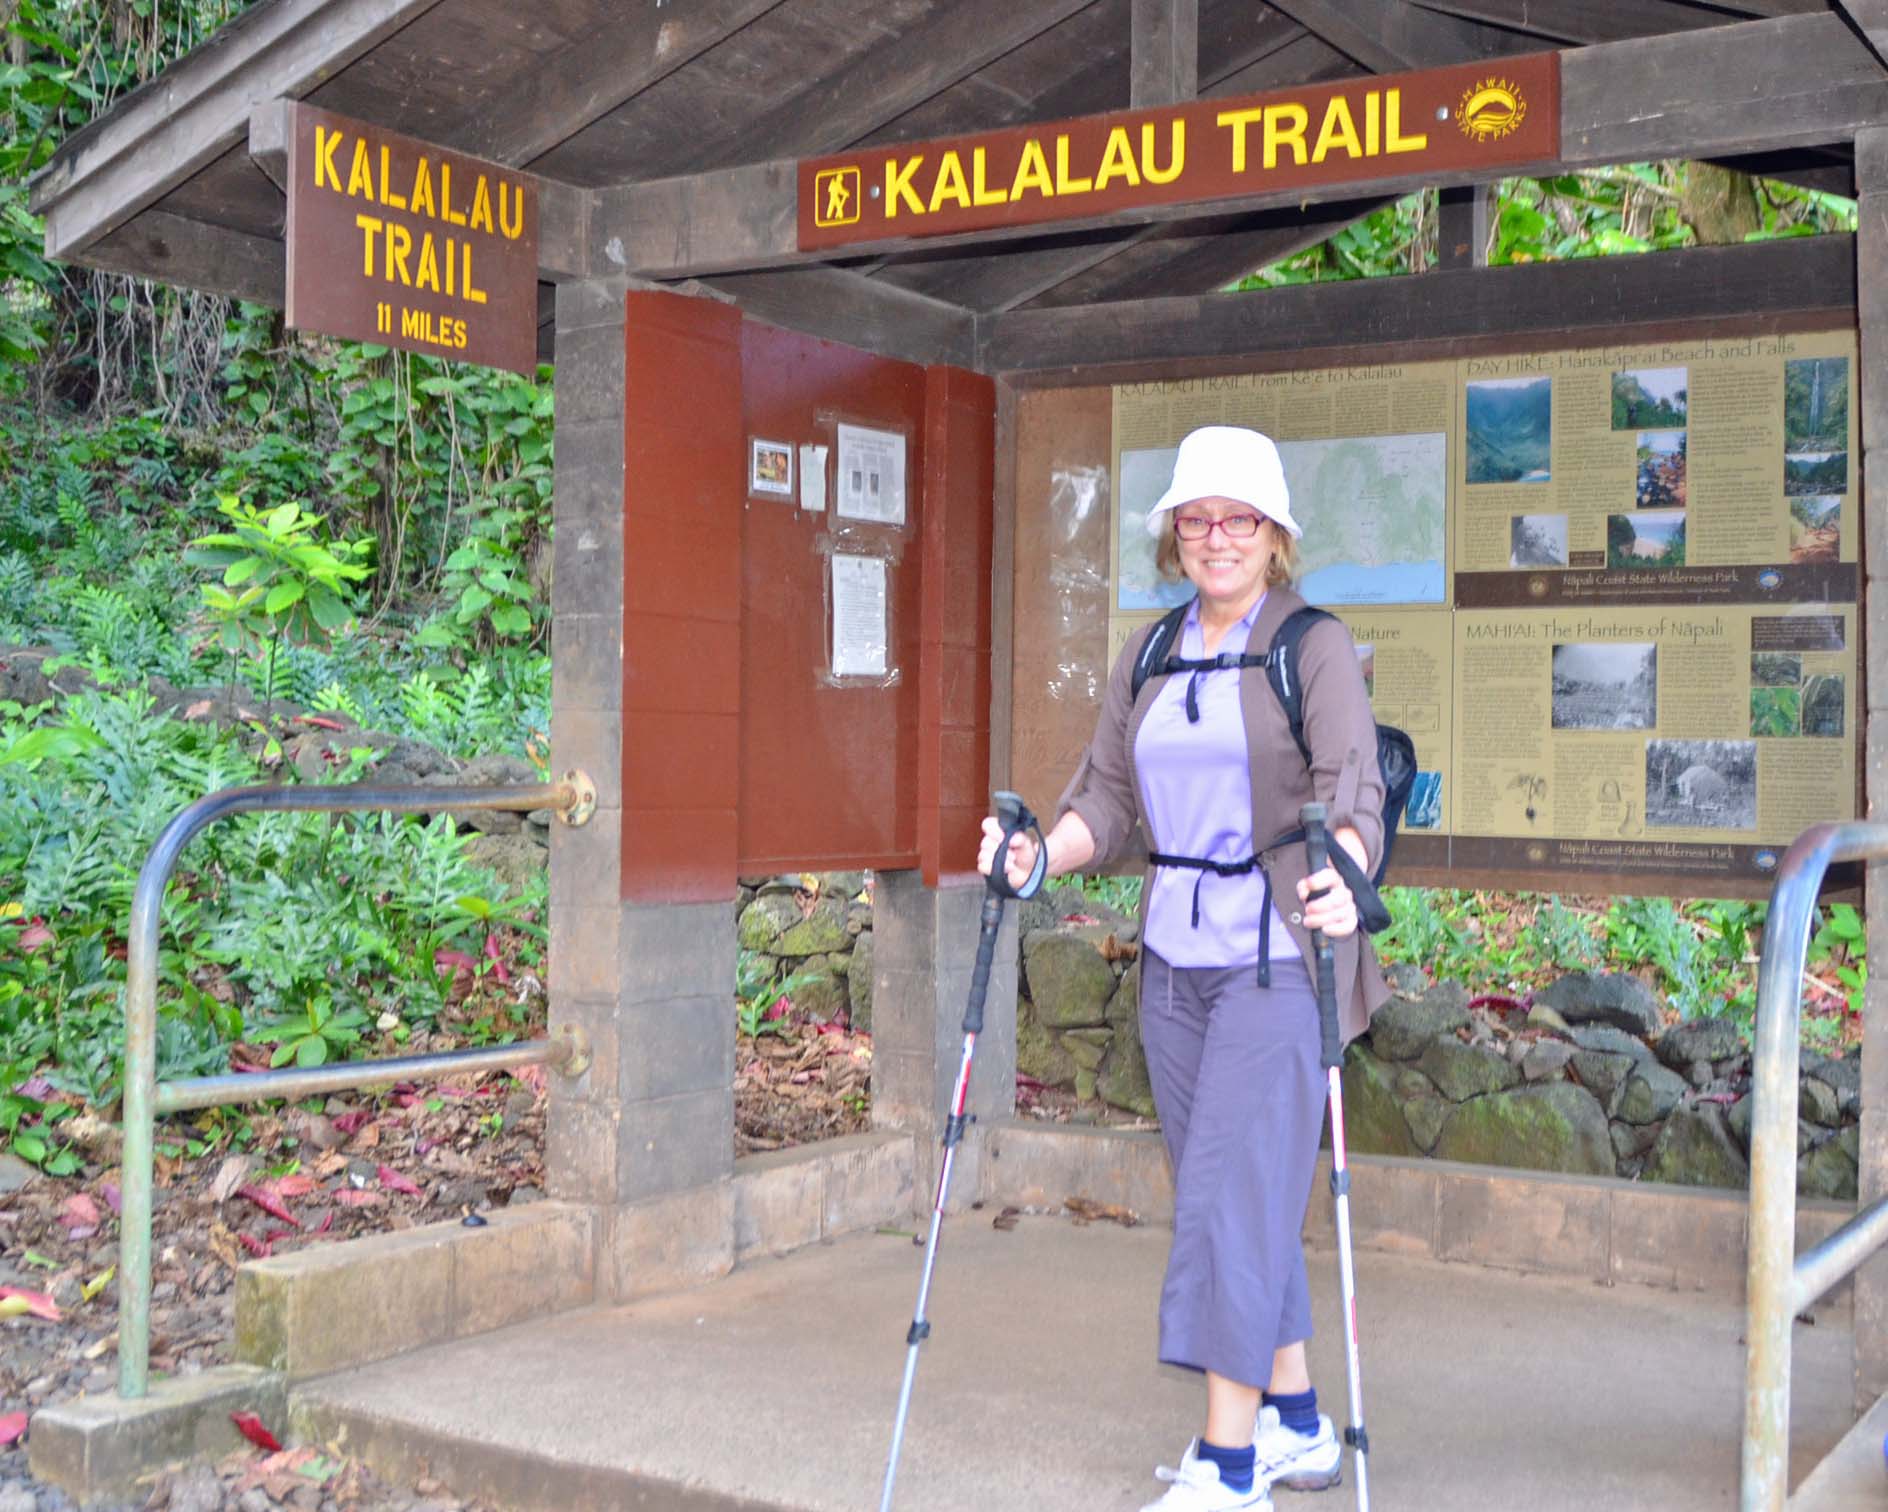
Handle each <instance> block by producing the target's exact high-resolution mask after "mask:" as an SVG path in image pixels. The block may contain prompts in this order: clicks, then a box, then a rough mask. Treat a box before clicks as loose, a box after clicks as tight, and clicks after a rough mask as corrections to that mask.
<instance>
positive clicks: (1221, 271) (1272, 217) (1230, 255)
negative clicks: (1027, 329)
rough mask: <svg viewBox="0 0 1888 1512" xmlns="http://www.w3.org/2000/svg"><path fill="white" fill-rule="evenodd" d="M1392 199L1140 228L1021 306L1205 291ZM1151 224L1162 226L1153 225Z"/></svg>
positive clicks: (1053, 306)
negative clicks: (1191, 229)
mask: <svg viewBox="0 0 1888 1512" xmlns="http://www.w3.org/2000/svg"><path fill="white" fill-rule="evenodd" d="M1389 203H1391V201H1388V200H1340V201H1338V202H1336V203H1334V204H1329V205H1314V206H1312V207H1311V209H1310V210H1309V211H1307V212H1304V213H1302V214H1301V213H1300V212H1298V211H1297V210H1295V209H1294V210H1286V211H1277V210H1267V211H1261V212H1260V213H1259V214H1257V215H1247V216H1233V217H1224V218H1220V219H1216V220H1213V221H1209V222H1202V223H1201V225H1200V228H1199V230H1198V231H1197V233H1195V234H1192V235H1184V236H1174V235H1171V234H1168V235H1152V234H1147V233H1143V235H1142V236H1141V237H1140V238H1138V239H1136V240H1134V241H1132V242H1131V243H1130V244H1129V245H1128V246H1126V247H1124V248H1123V249H1121V250H1120V251H1118V252H1116V253H1114V254H1113V255H1112V256H1110V257H1108V258H1107V259H1105V260H1104V261H1102V262H1099V263H1097V264H1096V265H1095V266H1094V267H1093V268H1090V269H1088V270H1087V271H1086V272H1084V273H1082V274H1080V275H1078V276H1076V277H1074V278H1069V279H1065V280H1063V281H1062V282H1061V283H1059V284H1057V285H1055V286H1054V287H1053V288H1050V289H1046V290H1044V291H1043V292H1042V293H1041V294H1039V295H1037V296H1036V297H1035V298H1034V299H1031V300H1029V301H1028V302H1027V303H1025V304H1023V305H1020V306H1018V308H1021V309H1027V310H1042V309H1061V308H1064V307H1066V306H1069V305H1085V304H1110V303H1113V302H1114V301H1117V300H1123V299H1159V298H1161V297H1163V296H1166V295H1170V294H1210V293H1214V292H1216V291H1218V290H1220V289H1223V288H1225V287H1226V285H1227V284H1229V283H1232V282H1234V281H1235V280H1236V279H1240V278H1243V277H1245V275H1246V274H1248V273H1251V272H1254V271H1256V270H1257V269H1259V268H1265V267H1270V266H1271V265H1272V264H1273V263H1275V262H1278V261H1279V260H1280V259H1282V258H1286V257H1290V256H1292V254H1294V253H1297V252H1302V251H1304V250H1305V249H1306V248H1307V247H1315V246H1317V245H1318V244H1319V243H1320V242H1325V241H1329V240H1330V239H1331V238H1332V237H1333V236H1335V235H1337V233H1338V232H1340V231H1342V230H1343V229H1344V228H1345V227H1346V226H1349V225H1352V224H1354V223H1355V222H1357V221H1359V220H1361V219H1363V217H1364V216H1366V215H1369V214H1370V213H1371V212H1372V211H1373V210H1378V209H1381V208H1382V207H1383V206H1384V205H1386V204H1389ZM1154 229H1155V230H1156V231H1157V230H1159V229H1160V228H1154Z"/></svg>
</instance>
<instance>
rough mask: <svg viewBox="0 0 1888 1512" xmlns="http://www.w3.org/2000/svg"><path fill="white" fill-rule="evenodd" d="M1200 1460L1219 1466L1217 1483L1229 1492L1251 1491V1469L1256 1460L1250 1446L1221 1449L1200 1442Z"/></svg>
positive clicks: (1214, 1445)
mask: <svg viewBox="0 0 1888 1512" xmlns="http://www.w3.org/2000/svg"><path fill="white" fill-rule="evenodd" d="M1200 1458H1201V1459H1203V1460H1211V1461H1212V1462H1213V1463H1214V1464H1215V1465H1218V1466H1219V1483H1220V1484H1221V1485H1222V1486H1224V1487H1226V1489H1227V1490H1229V1491H1250V1490H1251V1489H1252V1467H1253V1465H1254V1464H1256V1463H1257V1458H1256V1455H1255V1453H1254V1450H1253V1448H1252V1446H1251V1445H1250V1444H1247V1445H1246V1446H1245V1448H1243V1449H1222V1448H1220V1447H1219V1445H1218V1444H1209V1443H1207V1442H1206V1440H1205V1439H1201V1440H1200Z"/></svg>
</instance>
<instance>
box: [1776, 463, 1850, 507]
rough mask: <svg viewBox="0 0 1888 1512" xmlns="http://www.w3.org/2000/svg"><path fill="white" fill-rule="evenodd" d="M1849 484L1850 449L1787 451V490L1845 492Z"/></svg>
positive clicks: (1793, 493) (1791, 492)
mask: <svg viewBox="0 0 1888 1512" xmlns="http://www.w3.org/2000/svg"><path fill="white" fill-rule="evenodd" d="M1848 486H1849V454H1848V453H1847V452H1846V451H1791V452H1785V453H1784V454H1783V491H1784V493H1786V494H1788V495H1789V496H1790V497H1791V498H1796V497H1797V496H1798V495H1800V494H1832V493H1842V492H1845V491H1846V490H1847V488H1848Z"/></svg>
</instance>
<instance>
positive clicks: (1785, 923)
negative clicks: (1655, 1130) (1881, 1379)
mask: <svg viewBox="0 0 1888 1512" xmlns="http://www.w3.org/2000/svg"><path fill="white" fill-rule="evenodd" d="M1884 856H1888V824H1868V823H1863V822H1860V821H1854V822H1850V823H1846V824H1817V825H1812V826H1811V827H1810V828H1809V829H1806V830H1804V831H1803V833H1802V834H1800V835H1798V836H1797V837H1796V841H1795V843H1794V844H1793V845H1791V846H1790V848H1789V849H1788V850H1787V851H1785V852H1784V855H1783V861H1782V864H1781V865H1780V866H1779V867H1778V869H1777V880H1776V886H1775V887H1774V888H1773V889H1771V893H1770V911H1769V913H1768V914H1767V915H1766V916H1765V922H1764V931H1763V961H1762V964H1761V965H1760V966H1759V968H1758V972H1757V1032H1756V1040H1755V1043H1754V1045H1753V1046H1752V1052H1751V1074H1752V1082H1753V1085H1752V1089H1751V1095H1752V1097H1753V1098H1754V1099H1755V1102H1754V1103H1753V1104H1752V1107H1751V1122H1750V1254H1749V1259H1750V1275H1749V1283H1748V1286H1747V1289H1746V1299H1747V1300H1746V1306H1747V1308H1748V1310H1749V1316H1748V1318H1747V1319H1746V1323H1745V1330H1744V1337H1745V1340H1746V1351H1745V1356H1744V1461H1743V1489H1742V1501H1741V1505H1742V1507H1743V1512H1782V1508H1783V1505H1784V1501H1785V1499H1786V1497H1787V1495H1788V1492H1789V1463H1790V1324H1791V1322H1792V1321H1793V1320H1794V1319H1795V1317H1796V1315H1797V1314H1798V1313H1799V1312H1801V1311H1802V1310H1803V1309H1804V1308H1805V1307H1807V1306H1809V1304H1810V1303H1812V1302H1814V1301H1815V1300H1816V1299H1817V1298H1818V1297H1820V1296H1821V1295H1822V1294H1823V1293H1824V1292H1826V1291H1828V1290H1829V1288H1830V1287H1832V1286H1834V1285H1835V1284H1836V1283H1837V1282H1839V1281H1841V1280H1842V1278H1843V1277H1845V1276H1847V1275H1848V1274H1849V1273H1850V1272H1851V1271H1853V1270H1854V1269H1855V1268H1856V1267H1857V1266H1859V1265H1860V1264H1861V1263H1862V1262H1863V1261H1864V1260H1866V1259H1868V1257H1869V1256H1870V1255H1872V1254H1874V1253H1875V1251H1876V1250H1878V1249H1880V1248H1881V1247H1882V1245H1883V1244H1884V1243H1888V1199H1883V1200H1881V1201H1878V1202H1875V1203H1872V1204H1870V1205H1869V1206H1868V1207H1865V1208H1862V1209H1861V1210H1860V1211H1858V1212H1857V1213H1856V1215H1855V1216H1854V1217H1853V1218H1851V1219H1850V1220H1849V1221H1848V1222H1847V1223H1845V1224H1843V1225H1842V1227H1841V1228H1839V1229H1837V1230H1836V1232H1835V1233H1833V1234H1831V1235H1830V1236H1829V1237H1828V1238H1827V1239H1825V1240H1823V1241H1822V1242H1821V1243H1820V1244H1818V1245H1816V1246H1815V1247H1813V1248H1812V1249H1810V1250H1808V1251H1807V1252H1806V1253H1804V1254H1802V1255H1800V1256H1799V1255H1797V1254H1796V1103H1797V1083H1796V1078H1797V1072H1798V1064H1799V1059H1798V1039H1797V1037H1798V1033H1799V1031H1800V1027H1801V1011H1802V988H1801V983H1802V979H1803V967H1804V964H1805V963H1806V961H1807V960H1808V957H1809V935H1810V922H1811V920H1812V918H1813V917H1814V914H1815V908H1816V895H1817V893H1818V892H1820V891H1821V888H1822V881H1823V877H1824V875H1825V874H1826V873H1827V872H1828V870H1829V868H1830V867H1831V866H1833V865H1835V864H1837V863H1838V862H1843V861H1872V860H1877V859H1880V858H1881V857H1884Z"/></svg>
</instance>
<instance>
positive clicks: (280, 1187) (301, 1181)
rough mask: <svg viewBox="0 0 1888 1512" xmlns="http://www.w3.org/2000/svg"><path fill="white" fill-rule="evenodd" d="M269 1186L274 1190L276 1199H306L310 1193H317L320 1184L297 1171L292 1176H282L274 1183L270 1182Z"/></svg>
mask: <svg viewBox="0 0 1888 1512" xmlns="http://www.w3.org/2000/svg"><path fill="white" fill-rule="evenodd" d="M269 1186H270V1187H272V1188H273V1189H274V1191H275V1193H276V1195H277V1196H278V1197H306V1196H307V1195H308V1194H309V1193H310V1192H314V1191H319V1190H320V1188H321V1183H320V1182H319V1181H316V1180H315V1178H314V1177H312V1176H304V1175H302V1174H301V1173H300V1172H299V1171H298V1172H297V1173H296V1174H295V1175H293V1176H283V1177H281V1178H280V1179H278V1180H276V1181H271V1182H270V1183H269Z"/></svg>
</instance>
